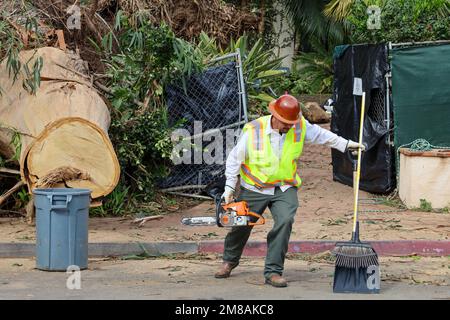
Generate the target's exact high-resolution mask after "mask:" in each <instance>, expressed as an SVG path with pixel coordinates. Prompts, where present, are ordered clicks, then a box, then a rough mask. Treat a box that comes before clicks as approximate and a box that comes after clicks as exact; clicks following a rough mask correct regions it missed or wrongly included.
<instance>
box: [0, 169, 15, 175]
mask: <svg viewBox="0 0 450 320" xmlns="http://www.w3.org/2000/svg"><path fill="white" fill-rule="evenodd" d="M0 172H2V173H11V174H17V175H20V171H19V170H13V169H8V168H0Z"/></svg>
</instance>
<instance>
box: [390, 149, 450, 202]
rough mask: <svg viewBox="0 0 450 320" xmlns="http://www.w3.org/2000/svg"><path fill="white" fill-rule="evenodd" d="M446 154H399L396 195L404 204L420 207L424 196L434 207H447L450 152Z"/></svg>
mask: <svg viewBox="0 0 450 320" xmlns="http://www.w3.org/2000/svg"><path fill="white" fill-rule="evenodd" d="M431 152H435V151H431ZM425 153H426V152H425ZM447 155H448V156H440V157H439V156H411V155H405V154H403V153H402V152H401V153H400V181H399V196H400V199H401V200H402V201H403V202H404V203H405V205H406V206H408V207H409V208H411V207H419V206H420V199H425V200H426V201H428V202H431V205H432V207H433V208H444V207H450V153H449V152H448V153H447Z"/></svg>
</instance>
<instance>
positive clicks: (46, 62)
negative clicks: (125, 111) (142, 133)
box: [0, 48, 120, 198]
mask: <svg viewBox="0 0 450 320" xmlns="http://www.w3.org/2000/svg"><path fill="white" fill-rule="evenodd" d="M37 57H42V59H43V68H42V71H41V85H40V87H39V89H38V90H37V92H36V95H31V94H29V93H27V92H26V91H25V90H24V89H23V88H22V80H23V77H24V75H22V74H21V75H19V77H18V79H17V80H16V81H15V82H14V83H13V81H12V79H11V78H10V77H9V76H8V71H7V67H6V61H3V62H2V63H1V65H0V87H1V88H2V90H3V94H2V95H1V96H0V152H1V153H2V154H3V156H4V157H7V158H11V156H12V155H14V152H15V148H14V147H13V146H12V145H11V141H12V138H13V135H14V132H19V134H20V137H21V139H20V141H21V154H20V157H19V164H20V173H21V177H22V180H23V181H24V182H25V183H26V184H27V185H28V188H29V190H33V189H34V188H36V187H72V188H88V189H91V190H92V198H98V197H102V196H105V195H107V194H109V193H110V192H111V191H112V190H113V189H114V188H115V186H116V185H117V183H118V181H119V176H120V167H119V163H118V160H117V156H116V154H115V152H114V149H113V146H112V144H111V142H110V140H109V137H108V128H109V125H110V114H109V110H108V108H107V106H106V104H105V102H104V101H103V99H102V98H101V97H100V95H99V94H98V93H97V91H96V90H95V89H94V88H93V87H92V86H91V84H90V83H89V82H88V81H87V80H86V76H84V75H85V74H86V70H84V63H83V61H81V60H80V59H79V58H78V57H77V56H75V55H73V54H68V53H65V52H63V51H62V50H60V49H57V48H40V49H38V50H29V51H23V52H21V53H20V60H21V62H22V64H25V63H26V62H27V61H28V60H29V61H30V62H29V65H33V61H34V59H36V58H37Z"/></svg>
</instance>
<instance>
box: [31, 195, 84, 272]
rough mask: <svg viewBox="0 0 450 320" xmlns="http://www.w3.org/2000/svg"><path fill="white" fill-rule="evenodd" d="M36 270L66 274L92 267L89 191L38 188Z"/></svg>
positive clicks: (36, 196) (35, 199) (35, 203)
mask: <svg viewBox="0 0 450 320" xmlns="http://www.w3.org/2000/svg"><path fill="white" fill-rule="evenodd" d="M33 194H34V206H35V207H36V267H37V268H38V269H41V270H49V271H66V270H67V267H69V266H72V265H75V266H78V267H79V268H80V269H86V268H87V264H88V223H89V205H90V194H91V190H89V189H71V188H58V189H34V190H33Z"/></svg>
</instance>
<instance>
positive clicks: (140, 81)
mask: <svg viewBox="0 0 450 320" xmlns="http://www.w3.org/2000/svg"><path fill="white" fill-rule="evenodd" d="M91 42H93V41H91ZM93 44H94V45H95V46H96V47H97V48H98V49H99V51H102V52H104V53H105V59H104V62H105V64H106V66H107V74H108V78H109V81H108V83H107V85H108V87H109V88H110V90H111V93H110V97H109V98H110V101H111V104H112V110H111V127H110V131H109V134H110V137H111V141H112V143H113V145H114V146H115V149H116V153H117V155H118V158H119V162H120V165H121V171H122V176H121V181H120V184H121V185H119V186H118V187H117V188H116V190H118V191H114V192H113V193H112V194H111V196H110V197H108V198H107V199H106V202H105V204H104V206H103V208H102V209H96V210H95V213H96V214H100V215H102V214H113V215H116V214H119V212H123V207H122V206H120V203H121V201H118V199H122V197H125V196H126V194H130V193H132V194H133V199H135V200H136V201H149V200H150V199H152V197H153V195H154V184H155V181H156V180H157V179H158V178H160V177H162V176H164V175H165V174H167V168H168V164H169V157H170V155H171V151H172V142H171V140H170V133H171V131H172V130H173V129H174V128H171V127H170V126H169V124H168V121H167V111H166V105H165V101H164V90H165V87H166V86H167V85H168V84H171V83H175V82H178V81H179V82H180V83H181V84H183V85H185V83H186V82H185V79H187V77H189V76H190V75H192V74H193V73H196V72H200V71H201V70H202V58H203V56H201V55H199V54H198V53H197V52H195V48H194V47H193V46H192V45H190V44H189V43H188V42H186V41H184V40H181V39H178V38H176V37H175V35H174V33H173V32H172V31H171V30H170V28H169V27H168V26H166V25H160V26H153V25H152V24H151V23H150V19H148V17H146V16H145V15H142V14H136V15H133V16H126V15H125V14H123V13H121V12H119V13H117V15H116V21H115V29H114V33H112V32H111V33H109V34H108V35H106V36H105V37H104V38H103V41H102V43H101V44H96V43H94V42H93Z"/></svg>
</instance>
